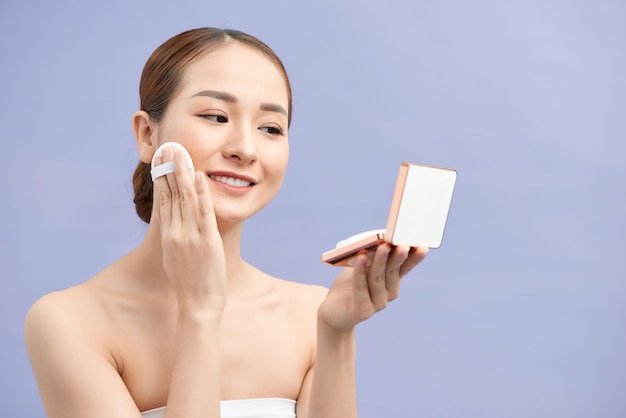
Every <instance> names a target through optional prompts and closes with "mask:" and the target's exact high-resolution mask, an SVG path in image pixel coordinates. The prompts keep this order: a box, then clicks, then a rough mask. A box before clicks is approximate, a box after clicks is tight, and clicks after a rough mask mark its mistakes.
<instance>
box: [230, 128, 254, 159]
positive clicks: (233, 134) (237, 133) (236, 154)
mask: <svg viewBox="0 0 626 418" xmlns="http://www.w3.org/2000/svg"><path fill="white" fill-rule="evenodd" d="M222 155H223V156H224V158H227V159H231V160H236V161H237V162H238V163H239V164H242V165H248V164H252V163H254V162H255V161H256V160H257V152H256V145H255V143H254V134H253V132H252V129H251V128H249V127H247V126H244V124H238V126H237V127H235V126H233V129H232V130H231V131H230V133H229V135H228V138H227V140H226V143H225V144H224V146H223V147H222Z"/></svg>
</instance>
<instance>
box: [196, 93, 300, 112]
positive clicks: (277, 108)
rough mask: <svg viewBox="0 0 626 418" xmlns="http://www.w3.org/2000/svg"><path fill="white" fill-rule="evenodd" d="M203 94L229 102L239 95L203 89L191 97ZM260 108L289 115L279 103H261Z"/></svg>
mask: <svg viewBox="0 0 626 418" xmlns="http://www.w3.org/2000/svg"><path fill="white" fill-rule="evenodd" d="M202 96H204V97H213V98H214V99H218V100H223V101H225V102H228V103H237V97H235V96H233V95H232V94H230V93H226V92H225V91H216V90H202V91H199V92H197V93H196V94H194V95H193V96H191V97H190V98H193V97H202ZM260 108H261V110H264V111H268V112H277V113H281V114H283V115H285V116H287V117H289V115H288V114H287V110H286V109H285V108H284V107H282V106H280V105H277V104H272V103H261V106H260Z"/></svg>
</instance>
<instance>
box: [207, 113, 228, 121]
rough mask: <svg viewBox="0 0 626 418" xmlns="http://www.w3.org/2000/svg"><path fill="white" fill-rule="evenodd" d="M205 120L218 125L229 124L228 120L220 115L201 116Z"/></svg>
mask: <svg viewBox="0 0 626 418" xmlns="http://www.w3.org/2000/svg"><path fill="white" fill-rule="evenodd" d="M200 116H202V117H203V118H205V119H208V120H212V121H213V122H217V123H227V122H228V118H227V117H226V116H224V115H220V114H205V115H200Z"/></svg>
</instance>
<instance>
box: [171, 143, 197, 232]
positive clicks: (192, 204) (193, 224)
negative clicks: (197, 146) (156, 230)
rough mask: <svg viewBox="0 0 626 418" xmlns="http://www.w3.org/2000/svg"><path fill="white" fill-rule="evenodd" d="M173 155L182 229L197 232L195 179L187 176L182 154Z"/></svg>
mask: <svg viewBox="0 0 626 418" xmlns="http://www.w3.org/2000/svg"><path fill="white" fill-rule="evenodd" d="M173 154H174V167H175V169H174V173H175V177H176V184H177V185H178V192H179V204H180V212H181V221H182V222H183V228H185V229H187V230H188V231H198V199H197V197H196V190H195V185H194V180H195V179H194V178H193V177H191V176H190V175H189V167H188V165H187V160H186V158H184V156H183V155H182V153H181V152H180V151H178V150H176V151H174V152H173Z"/></svg>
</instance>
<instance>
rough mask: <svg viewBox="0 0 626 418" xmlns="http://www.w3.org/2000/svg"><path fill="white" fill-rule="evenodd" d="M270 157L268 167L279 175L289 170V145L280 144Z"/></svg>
mask: <svg viewBox="0 0 626 418" xmlns="http://www.w3.org/2000/svg"><path fill="white" fill-rule="evenodd" d="M280 145H281V146H280V147H277V148H276V149H275V150H274V152H272V154H271V156H270V157H269V159H268V160H266V161H268V164H267V166H268V167H267V168H268V169H270V170H272V172H274V173H275V174H276V175H277V176H281V177H282V176H283V175H284V174H285V171H286V170H287V163H288V162H289V145H288V144H280Z"/></svg>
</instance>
